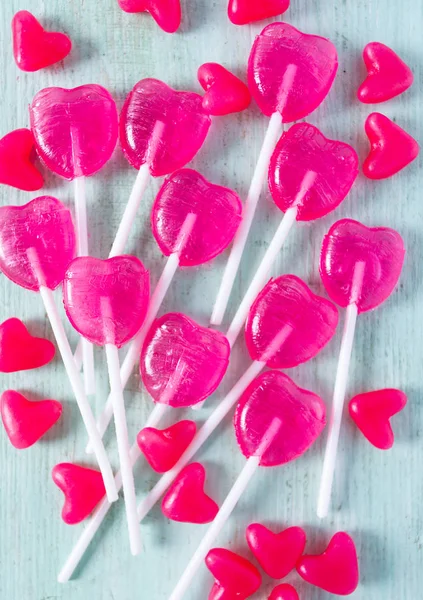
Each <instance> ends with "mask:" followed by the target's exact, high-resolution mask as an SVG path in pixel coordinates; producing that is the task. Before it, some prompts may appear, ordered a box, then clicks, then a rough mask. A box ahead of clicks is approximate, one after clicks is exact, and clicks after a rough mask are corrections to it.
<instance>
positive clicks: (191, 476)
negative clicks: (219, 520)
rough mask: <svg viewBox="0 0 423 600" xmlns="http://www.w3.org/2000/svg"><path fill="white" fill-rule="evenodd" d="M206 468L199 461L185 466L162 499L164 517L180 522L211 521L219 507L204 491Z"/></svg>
mask: <svg viewBox="0 0 423 600" xmlns="http://www.w3.org/2000/svg"><path fill="white" fill-rule="evenodd" d="M205 481H206V470H205V468H204V467H203V465H201V464H200V463H191V464H190V465H188V466H186V467H185V468H184V469H183V470H182V471H181V472H180V473H179V475H178V477H177V478H176V479H175V481H174V482H173V483H172V485H171V486H170V488H169V489H168V491H167V492H166V494H165V496H164V498H163V501H162V511H163V514H164V516H165V517H167V518H168V519H171V520H172V521H179V522H181V523H199V524H201V523H211V522H212V521H213V519H214V518H215V516H216V515H217V513H218V512H219V507H218V505H217V504H216V502H215V501H214V500H212V499H211V498H210V496H207V495H206V494H205V492H204V483H205Z"/></svg>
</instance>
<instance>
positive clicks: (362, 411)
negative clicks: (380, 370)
mask: <svg viewBox="0 0 423 600" xmlns="http://www.w3.org/2000/svg"><path fill="white" fill-rule="evenodd" d="M406 404H407V396H406V395H405V394H404V392H401V391H400V390H395V389H386V390H377V391H374V392H367V393H366V394H358V395H357V396H354V398H352V400H350V403H349V411H350V416H351V418H352V420H353V421H354V423H355V424H356V425H357V427H358V428H359V430H360V431H361V433H362V434H363V435H364V437H366V438H367V439H368V440H369V442H370V443H371V444H373V446H376V448H380V449H381V450H389V448H392V446H393V444H394V433H393V431H392V427H391V424H390V422H389V419H390V418H391V417H392V416H393V415H396V414H397V413H399V412H400V411H401V410H402V409H403V408H404V407H405V405H406Z"/></svg>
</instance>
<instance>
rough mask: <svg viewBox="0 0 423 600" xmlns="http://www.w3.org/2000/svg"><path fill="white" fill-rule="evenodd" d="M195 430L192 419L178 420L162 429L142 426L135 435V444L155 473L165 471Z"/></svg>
mask: <svg viewBox="0 0 423 600" xmlns="http://www.w3.org/2000/svg"><path fill="white" fill-rule="evenodd" d="M196 431H197V426H196V424H195V422H194V421H179V422H178V423H175V424H174V425H172V426H171V427H168V428H167V429H163V430H159V429H155V428H154V427H144V429H141V431H140V432H139V434H138V436H137V444H138V446H139V449H140V450H141V452H142V453H143V454H144V456H145V458H146V459H147V461H148V463H149V465H150V467H151V468H152V469H154V471H156V473H167V471H170V470H171V469H172V468H173V467H174V466H175V465H176V463H177V462H178V460H179V459H180V458H181V456H182V454H183V453H184V452H185V450H186V449H187V448H188V446H189V445H190V443H191V442H192V440H193V439H194V436H195V433H196Z"/></svg>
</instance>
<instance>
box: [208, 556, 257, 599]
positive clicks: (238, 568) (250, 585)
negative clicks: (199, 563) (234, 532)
mask: <svg viewBox="0 0 423 600" xmlns="http://www.w3.org/2000/svg"><path fill="white" fill-rule="evenodd" d="M205 560H206V565H207V568H208V570H209V571H210V573H211V574H212V575H213V577H214V578H215V580H216V583H215V584H214V586H213V588H212V591H211V593H210V595H209V600H235V599H236V600H246V598H249V597H250V596H252V595H253V594H254V593H255V592H257V590H258V589H259V588H260V586H261V575H260V572H259V571H258V569H257V568H256V567H255V566H254V565H253V564H252V563H250V561H249V560H247V559H246V558H244V557H243V556H240V555H239V554H235V552H231V551H230V550H226V548H213V549H212V550H210V552H209V553H208V554H207V556H206V559H205Z"/></svg>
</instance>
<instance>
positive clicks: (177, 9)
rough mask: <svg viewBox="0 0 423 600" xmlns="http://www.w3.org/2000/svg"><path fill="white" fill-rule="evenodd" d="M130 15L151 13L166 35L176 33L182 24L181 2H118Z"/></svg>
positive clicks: (173, 0) (164, 0) (141, 0)
mask: <svg viewBox="0 0 423 600" xmlns="http://www.w3.org/2000/svg"><path fill="white" fill-rule="evenodd" d="M118 3H119V6H120V7H121V9H122V10H124V11H125V12H128V13H139V12H149V13H150V15H151V16H152V17H153V19H154V20H155V21H156V23H157V25H158V26H159V27H160V28H161V29H163V31H166V33H175V31H176V30H177V29H179V25H180V24H181V4H180V0H118Z"/></svg>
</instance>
